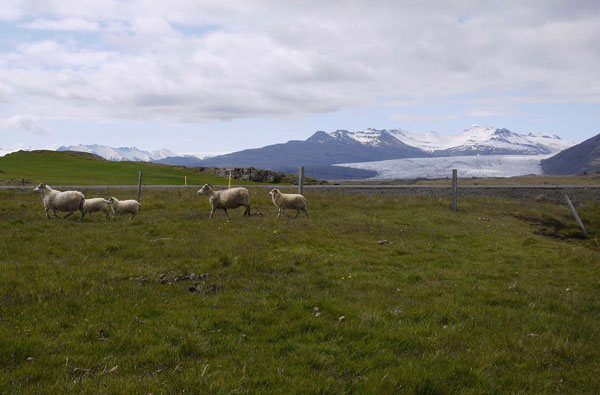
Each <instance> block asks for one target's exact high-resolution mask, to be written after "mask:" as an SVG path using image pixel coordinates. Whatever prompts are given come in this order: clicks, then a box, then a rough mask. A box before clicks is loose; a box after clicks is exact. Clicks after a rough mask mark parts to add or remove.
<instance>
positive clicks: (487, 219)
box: [477, 217, 490, 222]
mask: <svg viewBox="0 0 600 395" xmlns="http://www.w3.org/2000/svg"><path fill="white" fill-rule="evenodd" d="M477 219H478V220H480V221H485V222H490V219H489V218H486V217H478V218H477Z"/></svg>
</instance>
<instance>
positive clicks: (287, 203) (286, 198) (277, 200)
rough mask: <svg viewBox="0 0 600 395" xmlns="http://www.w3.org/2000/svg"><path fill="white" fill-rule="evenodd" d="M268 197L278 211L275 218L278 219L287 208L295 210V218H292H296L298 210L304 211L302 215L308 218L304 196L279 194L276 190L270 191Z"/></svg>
mask: <svg viewBox="0 0 600 395" xmlns="http://www.w3.org/2000/svg"><path fill="white" fill-rule="evenodd" d="M269 195H271V198H272V199H273V203H274V204H275V206H277V208H278V209H279V213H278V214H277V218H279V217H280V216H281V214H283V211H284V210H285V209H287V208H291V209H296V216H295V217H294V218H298V215H299V214H300V210H302V211H304V214H306V216H307V217H308V211H306V198H305V197H304V196H302V195H298V194H296V193H281V192H280V191H279V189H277V188H275V189H272V190H271V192H269Z"/></svg>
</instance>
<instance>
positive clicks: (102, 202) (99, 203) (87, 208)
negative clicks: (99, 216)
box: [83, 198, 110, 219]
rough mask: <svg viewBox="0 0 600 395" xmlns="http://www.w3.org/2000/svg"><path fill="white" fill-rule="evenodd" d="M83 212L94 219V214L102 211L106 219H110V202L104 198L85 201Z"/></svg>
mask: <svg viewBox="0 0 600 395" xmlns="http://www.w3.org/2000/svg"><path fill="white" fill-rule="evenodd" d="M83 211H84V212H85V213H86V214H89V215H90V218H92V213H95V212H96V211H102V212H104V215H105V216H106V219H110V212H109V211H108V200H106V199H104V198H93V199H85V202H83Z"/></svg>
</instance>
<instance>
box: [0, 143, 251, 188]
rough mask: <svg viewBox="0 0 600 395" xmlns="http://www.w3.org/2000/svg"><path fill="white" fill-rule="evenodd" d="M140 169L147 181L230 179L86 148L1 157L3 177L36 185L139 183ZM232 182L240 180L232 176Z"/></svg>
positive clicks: (224, 181)
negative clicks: (108, 155) (119, 158)
mask: <svg viewBox="0 0 600 395" xmlns="http://www.w3.org/2000/svg"><path fill="white" fill-rule="evenodd" d="M140 170H141V171H142V173H143V177H142V183H143V184H144V185H184V184H185V177H186V176H187V181H188V185H202V184H205V183H210V184H219V185H222V184H227V182H228V180H227V179H225V178H222V177H218V176H216V175H214V174H212V173H206V172H198V171H195V170H193V169H190V168H185V167H181V166H168V165H161V164H156V163H149V162H111V161H108V160H103V159H100V158H99V157H97V156H95V155H91V154H87V153H83V152H71V151H65V152H58V151H32V152H27V151H19V152H14V153H12V154H8V155H5V156H3V157H0V181H1V180H5V181H4V183H8V184H12V185H19V183H20V181H21V179H23V178H24V179H26V180H30V181H31V182H32V184H34V185H37V184H39V183H42V182H44V183H46V184H50V185H137V183H138V173H139V171H140ZM244 183H245V184H252V183H251V182H248V181H246V182H244ZM232 184H234V185H237V184H240V182H239V181H238V180H232ZM0 185H1V182H0Z"/></svg>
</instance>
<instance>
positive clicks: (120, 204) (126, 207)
mask: <svg viewBox="0 0 600 395" xmlns="http://www.w3.org/2000/svg"><path fill="white" fill-rule="evenodd" d="M108 204H110V207H111V209H112V212H113V218H114V216H115V213H117V214H131V217H129V220H132V219H133V217H135V215H136V214H137V213H138V210H139V209H140V206H141V205H142V204H141V203H140V202H138V201H137V200H119V199H117V198H116V197H111V198H110V199H108Z"/></svg>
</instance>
